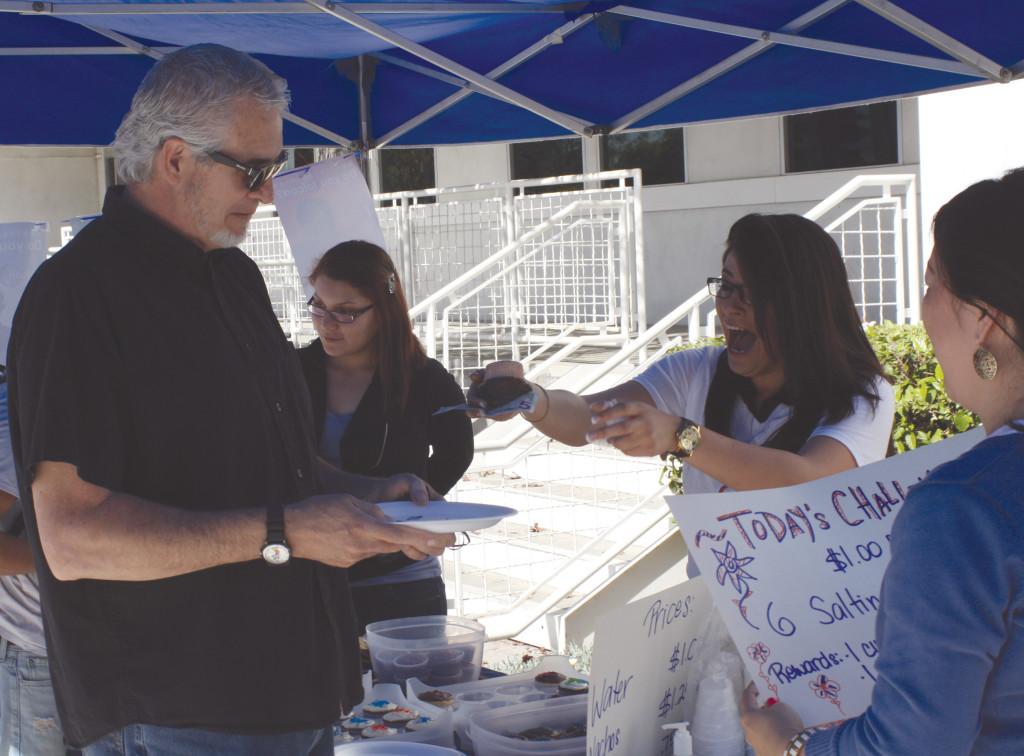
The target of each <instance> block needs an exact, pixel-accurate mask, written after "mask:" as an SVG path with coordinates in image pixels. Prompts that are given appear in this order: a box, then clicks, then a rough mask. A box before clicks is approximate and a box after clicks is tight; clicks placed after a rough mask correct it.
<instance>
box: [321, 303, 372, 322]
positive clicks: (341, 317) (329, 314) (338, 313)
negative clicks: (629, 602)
mask: <svg viewBox="0 0 1024 756" xmlns="http://www.w3.org/2000/svg"><path fill="white" fill-rule="evenodd" d="M306 307H307V309H309V314H310V315H312V316H313V317H314V318H330V319H331V320H333V321H334V322H335V323H341V324H342V325H348V324H349V323H355V322H356V320H357V319H358V318H359V316H360V315H365V314H366V313H368V312H369V311H370V310H372V309H373V305H372V304H371V305H366V307H360V308H359V309H358V310H328V309H326V308H324V307H321V306H320V305H318V304H314V303H313V300H312V299H310V300H309V301H308V302H306Z"/></svg>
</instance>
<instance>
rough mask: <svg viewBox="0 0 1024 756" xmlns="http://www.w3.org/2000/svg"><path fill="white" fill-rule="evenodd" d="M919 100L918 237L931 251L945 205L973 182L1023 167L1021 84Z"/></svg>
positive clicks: (1023, 86) (1023, 96)
mask: <svg viewBox="0 0 1024 756" xmlns="http://www.w3.org/2000/svg"><path fill="white" fill-rule="evenodd" d="M919 102H920V121H921V222H922V224H923V226H924V229H923V231H924V233H923V234H922V236H921V238H922V240H923V243H924V244H925V248H926V250H930V249H931V245H932V238H931V222H932V218H933V217H934V216H935V213H936V212H937V211H938V209H939V208H940V207H942V205H943V204H945V203H946V202H947V201H948V200H950V199H952V197H953V196H954V195H955V194H957V193H958V192H959V191H960V190H961V189H964V188H966V187H967V186H969V185H970V184H973V183H974V182H976V181H980V180H981V179H987V178H995V177H998V176H1000V175H1001V174H1003V173H1004V172H1005V171H1008V170H1010V169H1011V168H1018V167H1020V166H1024V133H1022V132H1021V124H1024V81H1015V82H1011V83H1009V84H986V85H983V86H978V87H971V88H969V89H959V90H955V91H952V92H940V93H937V94H931V95H925V96H924V97H921V98H920V100H919ZM925 257H927V253H926V254H925Z"/></svg>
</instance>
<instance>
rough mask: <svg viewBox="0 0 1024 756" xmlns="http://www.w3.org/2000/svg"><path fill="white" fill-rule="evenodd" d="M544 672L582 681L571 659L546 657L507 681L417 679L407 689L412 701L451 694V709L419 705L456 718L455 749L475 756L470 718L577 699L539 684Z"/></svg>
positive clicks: (412, 680) (555, 686)
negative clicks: (434, 692) (438, 693)
mask: <svg viewBox="0 0 1024 756" xmlns="http://www.w3.org/2000/svg"><path fill="white" fill-rule="evenodd" d="M543 672H558V673H559V674H561V675H563V676H564V677H566V678H569V677H576V678H582V677H583V675H581V674H580V673H579V672H577V671H576V670H575V669H573V667H572V665H571V664H570V663H569V657H567V656H559V655H554V654H552V655H549V656H545V657H543V658H542V659H541V660H540V662H539V663H538V664H537V666H536V667H534V668H533V669H531V670H528V671H526V672H520V673H518V674H515V675H508V676H506V677H491V678H488V679H485V680H477V681H475V682H469V683H461V684H459V685H444V686H439V685H426V684H425V683H423V682H420V681H419V680H417V679H416V678H411V679H410V680H409V682H408V683H407V685H406V688H407V689H408V691H409V698H410V699H412V700H413V701H414V702H415V701H419V695H420V694H421V693H424V692H426V691H428V690H431V689H436V688H440V689H441V690H444V691H445V692H447V693H450V694H451V696H452V700H451V703H450V705H448V706H445V707H440V708H435V707H433V706H431V704H429V703H426V702H424V701H419V704H420V705H423V706H425V707H426V708H428V709H431V710H434V711H447V712H451V713H452V714H453V720H452V722H453V725H454V727H455V747H456V748H459V749H461V750H463V751H465V752H466V753H468V754H473V753H474V751H473V741H472V738H471V736H470V733H469V717H470V716H471V715H472V714H474V713H476V712H478V711H484V710H487V709H498V708H505V707H508V706H514V705H516V704H523V703H529V702H533V701H547V700H548V699H551V698H559V697H563V698H564V697H570V698H571V697H574V696H571V695H570V696H567V695H566V694H565V693H563V692H561V691H559V689H558V686H557V685H550V684H543V683H538V682H537V681H536V679H535V678H536V676H537V675H538V674H541V673H543ZM576 697H579V698H582V699H584V700H586V698H587V696H586V695H583V694H578V695H577V696H576Z"/></svg>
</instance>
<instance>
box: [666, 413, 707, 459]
mask: <svg viewBox="0 0 1024 756" xmlns="http://www.w3.org/2000/svg"><path fill="white" fill-rule="evenodd" d="M698 446H700V426H699V425H697V423H695V422H693V421H692V420H687V419H686V418H685V417H681V418H679V425H678V427H676V445H675V448H674V449H671V450H669V451H667V452H665V454H663V455H662V457H666V456H668V455H670V454H671V455H672V456H673V457H679V458H680V459H686V458H687V457H689V456H690V455H691V454H693V453H694V451H696V449H697V447H698Z"/></svg>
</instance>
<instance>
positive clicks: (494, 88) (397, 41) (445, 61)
mask: <svg viewBox="0 0 1024 756" xmlns="http://www.w3.org/2000/svg"><path fill="white" fill-rule="evenodd" d="M306 2H307V3H309V4H310V5H313V6H315V7H317V8H320V9H321V10H323V12H324V13H327V14H329V15H331V16H334V17H335V18H337V19H338V20H339V21H344V22H345V23H347V24H349V25H350V26H354V27H356V28H357V29H360V30H362V31H364V32H366V33H367V34H371V35H373V36H374V37H377V38H378V39H381V40H384V41H385V42H388V43H390V44H391V45H393V46H395V47H398V48H400V49H402V50H405V51H406V52H408V53H412V54H413V55H415V56H416V57H418V58H421V59H423V60H425V61H427V62H428V63H433V64H434V65H435V66H437V67H438V68H442V69H444V70H445V71H447V72H448V73H451V74H454V75H455V76H459V77H461V78H463V79H465V80H466V81H469V82H472V83H473V84H475V85H476V86H478V87H479V88H480V89H481V93H482V94H486V95H489V96H492V97H494V98H496V99H498V100H502V101H507V102H511V103H513V104H514V105H518V106H519V107H520V108H523V109H524V110H528V111H529V112H531V113H533V114H535V115H538V116H540V117H541V118H546V119H547V120H549V121H551V122H552V123H555V124H557V125H558V126H561V127H562V128H563V129H566V130H567V131H572V132H574V133H576V134H580V135H586V134H589V133H591V132H592V129H593V124H591V123H587V122H586V121H582V120H580V119H579V118H576V117H574V116H571V115H569V114H568V113H562V112H559V111H557V110H555V109H554V108H549V107H548V106H547V105H544V104H542V103H540V102H537V101H536V100H534V99H532V98H530V97H527V96H526V95H523V94H520V93H519V92H516V91H515V90H514V89H510V88H508V87H506V86H505V85H504V84H499V83H498V82H496V81H494V80H493V79H489V78H488V77H486V76H482V75H481V74H479V73H477V72H476V71H474V70H472V69H471V68H467V67H466V66H464V65H462V64H461V63H457V62H456V61H454V60H451V59H450V58H447V57H445V56H444V55H441V54H440V53H436V52H434V51H433V50H431V49H429V48H427V47H424V46H423V45H421V44H420V43H418V42H413V41H412V40H411V39H408V38H407V37H403V36H402V35H401V34H398V33H396V32H393V31H391V30H390V29H388V28H386V27H384V26H381V25H380V24H377V23H374V22H373V21H370V20H369V19H368V18H365V17H363V16H360V15H359V14H358V13H353V12H352V11H350V10H348V9H347V8H346V7H345V6H344V5H341V4H338V3H336V2H334V0H306Z"/></svg>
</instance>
